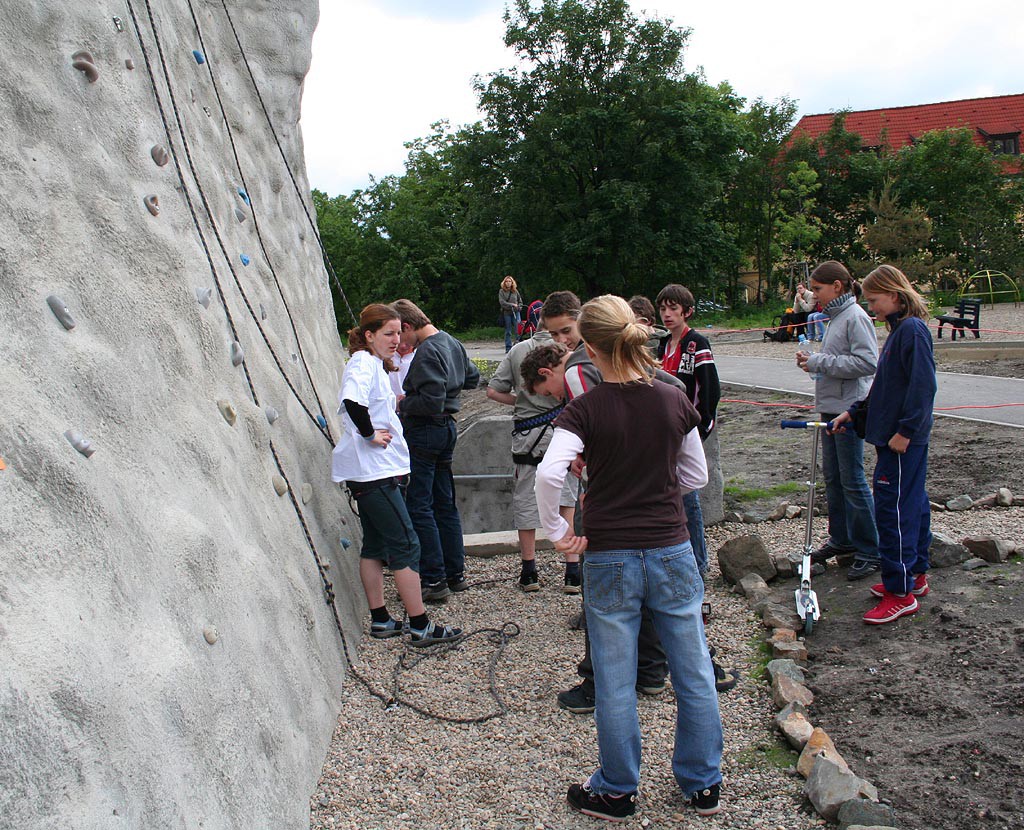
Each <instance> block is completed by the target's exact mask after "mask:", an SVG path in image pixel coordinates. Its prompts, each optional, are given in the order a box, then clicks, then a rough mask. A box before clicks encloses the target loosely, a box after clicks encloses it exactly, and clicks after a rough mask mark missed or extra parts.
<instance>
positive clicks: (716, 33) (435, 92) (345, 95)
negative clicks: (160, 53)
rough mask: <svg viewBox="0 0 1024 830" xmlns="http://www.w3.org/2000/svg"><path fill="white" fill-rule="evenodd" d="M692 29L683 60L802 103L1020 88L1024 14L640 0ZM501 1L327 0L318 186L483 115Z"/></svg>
mask: <svg viewBox="0 0 1024 830" xmlns="http://www.w3.org/2000/svg"><path fill="white" fill-rule="evenodd" d="M631 6H632V8H633V10H634V12H635V13H636V14H638V15H642V14H643V13H644V12H645V11H646V12H647V13H648V14H649V15H652V16H658V17H663V18H664V17H668V18H671V19H672V20H673V21H674V23H675V24H676V25H678V26H683V27H688V28H690V29H692V30H693V31H692V33H691V35H690V39H689V45H688V47H687V49H686V51H685V53H684V60H685V68H686V70H687V71H694V70H696V69H698V68H699V67H703V70H704V73H705V76H706V78H707V80H708V81H709V82H710V83H713V84H717V83H718V82H720V81H728V82H729V83H730V84H732V86H733V88H734V89H735V90H736V92H737V93H738V94H739V95H741V96H743V97H744V98H746V99H747V100H748V101H752V100H754V99H755V98H758V97H761V98H765V99H766V100H775V99H777V98H778V97H780V96H782V95H785V96H788V97H790V98H792V99H794V100H795V101H796V102H797V104H798V107H799V114H800V115H804V114H808V113H822V112H831V111H834V110H838V109H844V108H852V109H876V108H879V107H895V106H906V105H908V104H918V103H930V102H935V101H949V100H954V99H958V98H976V97H981V96H987V95H1007V94H1011V93H1020V92H1024V47H1022V44H1024V13H1021V12H1020V11H1019V9H1018V8H1017V7H1016V6H1013V5H1010V6H1006V7H997V6H995V7H994V6H976V5H975V4H974V3H956V4H947V3H936V2H934V0H931V2H921V0H861V2H859V3H829V2H822V0H817V2H809V0H788V2H781V3H764V2H753V0H734V2H721V0H718V2H710V3H709V2H704V3H692V2H691V3H687V2H683V0H655V1H654V2H649V3H648V2H640V1H639V0H631ZM504 7H505V2H504V0H320V24H319V26H318V27H317V30H316V34H315V36H314V38H313V65H312V68H311V69H310V72H309V75H308V76H307V78H306V86H305V93H304V97H303V103H302V131H303V136H304V139H305V147H306V165H307V168H308V171H309V181H310V184H311V186H313V187H316V188H319V189H320V190H324V191H326V192H327V193H329V194H331V195H338V194H346V195H347V194H348V193H350V192H351V191H352V190H353V189H355V188H357V187H365V186H366V185H367V184H368V182H369V177H370V175H373V176H377V177H380V176H384V175H387V174H389V173H401V172H402V171H403V162H404V160H405V157H406V150H405V148H404V147H403V143H404V142H406V141H409V140H411V139H413V138H417V137H419V136H423V135H427V134H428V133H429V129H430V124H431V123H432V122H434V121H439V120H441V119H447V120H448V121H449V122H451V124H452V125H455V126H457V125H460V124H466V123H470V122H473V121H476V120H478V119H479V114H478V112H477V110H476V96H475V95H474V93H473V89H472V78H473V75H474V74H480V75H483V76H486V75H487V73H489V72H492V71H495V70H497V69H502V68H507V67H511V66H513V65H514V64H515V60H514V57H513V55H512V53H511V52H509V51H508V50H506V49H505V46H504V43H503V36H504V31H505V28H504V24H503V22H502V13H503V11H504Z"/></svg>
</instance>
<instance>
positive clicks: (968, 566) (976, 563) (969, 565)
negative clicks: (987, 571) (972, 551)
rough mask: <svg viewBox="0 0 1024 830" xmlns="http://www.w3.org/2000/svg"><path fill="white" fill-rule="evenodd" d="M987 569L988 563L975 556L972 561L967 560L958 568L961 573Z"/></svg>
mask: <svg viewBox="0 0 1024 830" xmlns="http://www.w3.org/2000/svg"><path fill="white" fill-rule="evenodd" d="M987 567H988V562H986V561H985V560H984V559H979V558H978V557H977V556H975V557H973V558H972V559H968V560H967V561H966V562H964V564H962V565H961V566H960V570H962V571H976V570H978V568H987Z"/></svg>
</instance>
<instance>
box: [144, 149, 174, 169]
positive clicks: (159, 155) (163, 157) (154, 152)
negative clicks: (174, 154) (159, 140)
mask: <svg viewBox="0 0 1024 830" xmlns="http://www.w3.org/2000/svg"><path fill="white" fill-rule="evenodd" d="M149 154H150V155H151V156H152V157H153V161H155V162H156V166H157V167H163V166H164V165H165V164H167V162H169V161H170V160H171V155H170V153H168V152H167V148H166V147H164V146H163V144H154V145H153V147H152V149H150V151H149Z"/></svg>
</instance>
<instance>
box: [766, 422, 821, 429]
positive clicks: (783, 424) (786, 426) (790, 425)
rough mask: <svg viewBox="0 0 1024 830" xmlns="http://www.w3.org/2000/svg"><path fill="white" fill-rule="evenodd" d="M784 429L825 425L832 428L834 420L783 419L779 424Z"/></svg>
mask: <svg viewBox="0 0 1024 830" xmlns="http://www.w3.org/2000/svg"><path fill="white" fill-rule="evenodd" d="M779 426H780V427H782V429H807V428H808V427H825V428H826V429H829V430H831V429H832V421H828V422H827V423H826V422H825V421H782V422H781V423H780V424H779Z"/></svg>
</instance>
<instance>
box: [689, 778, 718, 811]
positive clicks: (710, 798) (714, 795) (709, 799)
mask: <svg viewBox="0 0 1024 830" xmlns="http://www.w3.org/2000/svg"><path fill="white" fill-rule="evenodd" d="M720 788H721V785H720V784H712V785H711V786H710V787H708V788H707V789H704V790H700V791H698V792H695V793H693V794H692V795H691V796H690V797H689V799H688V802H689V803H690V804H691V805H692V806H693V807H694V808H696V810H697V815H698V816H713V815H714V814H715V813H717V812H719V811H721V809H722V805H721V804H719V803H718V795H719V789H720Z"/></svg>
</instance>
